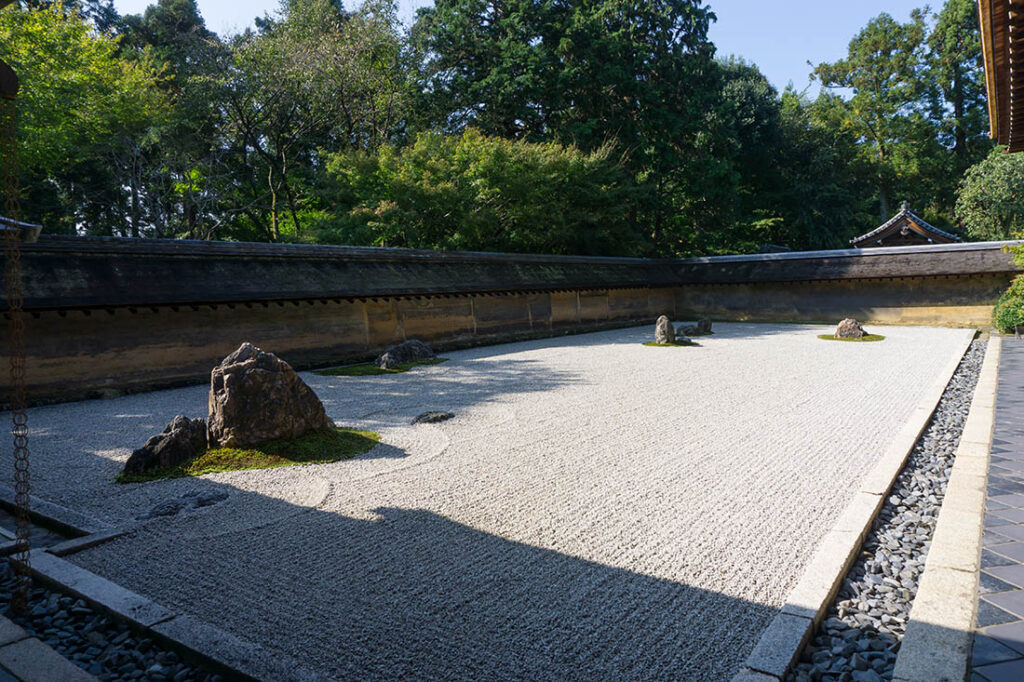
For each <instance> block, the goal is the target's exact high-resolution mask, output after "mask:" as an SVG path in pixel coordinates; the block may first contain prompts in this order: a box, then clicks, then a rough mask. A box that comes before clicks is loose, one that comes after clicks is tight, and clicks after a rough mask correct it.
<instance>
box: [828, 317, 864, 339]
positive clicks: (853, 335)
mask: <svg viewBox="0 0 1024 682" xmlns="http://www.w3.org/2000/svg"><path fill="white" fill-rule="evenodd" d="M835 336H836V338H837V339H859V338H861V337H864V336H867V332H866V331H864V327H862V326H861V324H860V322H858V321H857V320H855V319H853V318H852V317H848V318H846V319H845V320H843V321H842V322H840V323H839V326H837V327H836V334H835Z"/></svg>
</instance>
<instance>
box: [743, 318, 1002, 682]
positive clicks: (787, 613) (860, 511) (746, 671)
mask: <svg viewBox="0 0 1024 682" xmlns="http://www.w3.org/2000/svg"><path fill="white" fill-rule="evenodd" d="M975 334H976V332H975V331H974V330H973V329H972V330H970V331H969V332H965V335H964V337H965V338H964V342H963V346H962V348H961V349H960V352H959V353H958V354H957V355H956V357H955V358H954V359H953V360H951V361H950V362H949V364H948V365H947V366H946V367H944V368H943V370H942V372H940V373H939V376H938V378H936V380H935V382H934V383H933V384H932V386H931V387H930V388H929V389H928V391H927V392H926V393H925V395H924V397H923V398H922V399H921V402H920V403H919V404H918V406H917V408H915V410H914V412H913V413H912V414H911V416H910V419H908V420H907V422H906V423H905V424H904V425H903V427H902V428H900V430H899V431H898V432H897V434H896V437H895V438H894V439H893V440H892V442H891V443H890V444H889V446H888V447H887V448H886V450H885V452H884V454H883V455H882V456H881V458H880V459H879V460H878V463H877V464H875V466H874V468H872V470H871V471H870V472H868V474H867V475H866V476H865V477H864V479H863V480H862V481H861V483H860V486H858V489H857V492H856V493H855V494H854V496H853V499H852V500H851V501H850V503H849V505H847V507H846V509H845V510H844V511H843V512H842V513H841V514H840V515H839V519H838V520H837V521H836V524H835V526H834V527H833V528H832V530H831V531H829V532H828V534H826V535H825V538H824V539H823V540H822V542H821V544H820V545H819V546H818V549H817V550H816V551H815V554H814V556H813V557H812V558H811V561H810V563H808V565H807V568H805V569H804V573H803V575H802V576H801V577H800V580H799V581H798V582H797V584H796V587H794V588H793V590H792V592H791V593H790V595H789V599H787V600H786V604H785V605H784V606H783V607H782V609H781V610H780V611H779V613H778V614H776V616H775V618H774V620H773V621H772V622H771V624H770V625H769V626H768V629H767V630H765V632H764V633H763V634H762V635H761V639H760V640H759V641H758V643H757V645H755V647H754V649H753V651H752V652H751V653H750V656H748V657H747V661H746V664H745V667H744V668H743V669H742V670H741V671H740V672H739V673H738V674H737V675H735V676H734V677H733V678H732V682H743V681H744V680H754V679H765V680H771V679H783V678H784V677H785V676H786V673H787V672H789V669H790V667H791V666H792V665H793V663H794V662H795V661H796V659H797V658H798V657H799V656H800V652H801V651H802V650H803V648H804V646H805V645H806V644H807V641H808V640H809V639H810V637H811V635H812V634H813V633H814V628H816V627H817V625H818V623H819V622H820V621H821V618H822V617H823V616H824V615H825V613H826V611H827V610H828V607H829V605H830V604H831V603H832V600H833V599H834V598H835V595H836V593H837V592H838V591H839V587H840V585H841V584H842V582H843V578H844V577H845V576H846V573H847V572H848V571H849V569H850V566H851V565H852V564H853V562H854V560H855V559H856V558H857V552H858V550H859V549H860V546H861V543H862V542H863V540H864V536H865V535H866V534H867V532H868V530H869V529H870V528H871V524H872V522H873V521H874V520H875V517H876V516H877V515H878V512H879V510H880V509H881V508H882V504H883V502H884V500H885V495H887V494H888V492H889V488H891V487H892V484H893V482H894V481H895V480H896V477H897V476H899V473H900V472H901V471H902V470H903V467H904V466H905V465H906V463H907V459H908V458H909V457H910V453H911V452H912V451H913V449H914V445H915V444H917V441H918V439H919V438H920V437H921V434H922V433H924V430H925V428H926V427H927V426H928V420H930V419H931V417H932V414H933V413H934V412H935V408H936V407H938V404H939V399H941V398H942V394H943V393H944V392H945V391H946V386H947V385H948V384H949V381H950V379H952V378H953V374H954V373H955V372H956V368H957V367H958V366H959V365H960V361H961V360H963V357H964V354H966V353H967V349H968V348H969V347H970V345H971V342H972V341H973V340H974V337H975ZM986 361H987V355H986ZM975 395H977V392H975ZM972 404H973V403H972ZM757 675H761V676H762V677H761V678H758V677H756V676H757Z"/></svg>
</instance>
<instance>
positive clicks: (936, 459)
mask: <svg viewBox="0 0 1024 682" xmlns="http://www.w3.org/2000/svg"><path fill="white" fill-rule="evenodd" d="M986 344H987V341H986V340H984V339H978V340H976V341H974V342H973V343H972V344H971V346H970V348H969V349H968V351H967V353H966V354H965V355H964V357H963V359H962V361H961V362H960V364H959V367H958V368H957V370H956V372H955V373H954V375H953V377H952V378H951V379H950V381H949V384H948V385H947V387H946V389H945V391H944V392H943V395H942V398H941V399H940V400H939V403H938V406H937V408H936V410H935V413H934V415H933V416H932V418H931V420H930V422H929V424H928V427H927V428H926V429H925V431H924V433H923V434H922V436H921V437H920V439H919V440H918V442H917V443H916V444H915V446H914V448H913V451H912V452H911V455H910V458H909V460H908V462H907V464H906V466H905V467H904V469H903V471H902V472H901V473H900V474H899V476H898V477H897V479H896V481H895V483H894V484H893V486H892V488H891V490H890V491H889V493H888V496H887V498H886V500H885V502H884V504H883V505H882V508H881V510H880V512H879V513H878V517H877V518H876V519H875V521H874V523H873V524H872V527H871V530H870V532H869V533H868V535H867V537H866V539H865V541H864V544H863V546H862V547H861V549H860V553H859V555H858V558H857V561H856V562H855V563H854V565H853V567H852V568H851V569H850V570H849V572H848V573H847V574H846V576H845V577H844V579H843V581H842V586H841V587H840V589H839V592H838V594H837V596H836V598H835V600H834V602H833V603H832V605H831V607H830V608H829V610H828V614H827V618H826V619H825V620H824V622H822V623H821V624H820V626H819V627H818V628H817V630H816V632H815V634H814V636H813V637H812V639H811V641H810V643H809V644H807V646H805V647H804V648H803V651H802V653H801V656H800V660H799V662H798V663H797V664H796V665H795V666H793V668H792V669H791V670H790V671H789V672H788V674H787V675H786V679H787V680H795V681H796V682H809V681H812V680H813V681H815V682H816V681H818V680H853V682H881V681H882V680H888V679H892V677H893V670H894V667H895V664H896V658H897V654H898V652H899V649H900V645H901V641H902V639H903V635H904V633H905V632H906V629H907V622H908V621H909V619H910V613H911V608H912V606H913V604H914V600H915V597H916V595H917V592H918V587H919V584H920V581H921V577H922V573H923V572H924V568H925V561H926V556H927V555H928V551H929V548H930V546H931V542H932V537H933V535H934V532H935V528H936V519H937V517H938V515H939V510H940V508H941V507H942V503H943V499H944V497H945V494H946V488H947V483H948V481H949V478H950V472H951V470H952V466H953V462H954V459H955V456H956V451H957V447H958V445H959V442H960V438H961V434H962V432H963V430H964V426H965V423H966V421H967V416H968V413H969V411H970V407H971V404H972V399H973V396H974V392H975V387H976V385H977V383H978V380H979V374H980V371H981V367H982V363H983V360H984V357H985V350H986Z"/></svg>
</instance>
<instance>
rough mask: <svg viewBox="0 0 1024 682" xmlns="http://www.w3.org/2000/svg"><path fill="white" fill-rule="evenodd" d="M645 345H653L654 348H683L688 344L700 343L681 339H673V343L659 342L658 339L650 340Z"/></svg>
mask: <svg viewBox="0 0 1024 682" xmlns="http://www.w3.org/2000/svg"><path fill="white" fill-rule="evenodd" d="M644 345H645V346H653V347H654V348H683V347H686V346H699V345H700V344H699V343H694V342H692V341H691V342H689V343H683V342H679V341H673V342H672V343H658V342H657V341H648V342H647V343H645V344H644Z"/></svg>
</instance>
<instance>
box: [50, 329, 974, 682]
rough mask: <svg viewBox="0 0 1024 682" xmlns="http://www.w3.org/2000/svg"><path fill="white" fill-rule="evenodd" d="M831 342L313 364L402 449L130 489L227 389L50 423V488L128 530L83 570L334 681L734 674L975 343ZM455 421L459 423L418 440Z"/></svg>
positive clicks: (113, 404) (99, 407) (902, 334)
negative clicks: (379, 367)
mask: <svg viewBox="0 0 1024 682" xmlns="http://www.w3.org/2000/svg"><path fill="white" fill-rule="evenodd" d="M824 331H825V328H823V327H816V326H811V325H796V326H787V325H754V324H750V325H744V324H723V325H718V326H716V329H715V335H714V336H711V337H706V338H703V339H701V346H699V347H691V348H667V349H666V348H650V347H644V346H643V345H642V342H643V341H646V340H648V339H649V336H650V334H651V329H649V328H647V327H645V328H643V329H636V330H620V331H615V332H602V333H597V334H590V335H584V336H576V337H571V338H566V339H549V340H543V341H533V342H524V343H519V344H508V345H504V346H495V347H489V348H477V349H471V350H467V351H459V352H456V353H451V354H449V357H450V358H451V359H450V361H449V362H447V363H445V364H443V365H436V366H433V367H427V368H421V369H418V370H414V371H412V372H409V373H406V374H399V375H388V376H384V377H364V378H355V377H318V376H315V375H310V374H306V375H304V377H305V378H306V379H307V381H309V383H310V385H311V386H312V387H313V388H314V390H316V391H317V393H318V395H320V397H321V398H322V399H323V400H324V402H325V405H326V407H327V411H328V414H329V415H330V416H331V417H332V418H334V419H335V420H336V421H337V422H338V423H340V424H345V425H351V426H356V427H360V428H371V429H374V430H377V431H379V432H380V433H381V434H382V437H383V441H384V445H382V446H380V447H379V448H377V449H375V450H374V451H371V452H370V453H367V454H366V455H364V456H361V457H358V458H355V459H353V460H350V461H345V462H338V463H336V464H330V465H323V466H309V467H294V468H289V469H275V470H268V471H258V472H236V473H231V474H215V475H210V476H204V477H201V478H198V479H178V480H172V481H161V482H157V483H152V484H139V485H126V486H117V485H114V484H113V483H112V479H113V477H114V476H115V475H116V473H117V471H118V469H119V468H120V466H121V465H122V464H123V462H124V461H125V459H126V458H127V456H128V454H129V452H130V450H131V449H132V448H134V447H137V446H138V445H139V444H141V443H142V442H144V441H145V440H146V438H147V437H148V436H150V435H152V434H153V433H156V432H158V431H160V430H161V429H162V428H163V427H164V426H165V425H166V423H167V422H168V421H170V419H171V418H172V417H173V416H174V415H175V414H178V413H185V414H188V415H189V416H200V415H202V414H204V413H205V410H206V389H204V388H202V387H198V388H186V389H178V390H174V391H163V392H159V393H154V394H145V395H138V396H128V397H124V398H118V399H114V400H109V401H90V402H84V403H77V404H74V405H57V406H49V407H43V408H37V409H34V410H33V411H32V414H31V415H30V423H31V424H32V425H33V429H34V432H33V443H34V450H33V456H34V462H35V469H34V472H38V473H36V474H35V479H34V480H35V482H36V491H37V492H38V494H39V495H40V496H42V497H44V498H47V499H53V501H54V502H56V503H58V504H61V505H63V506H65V507H68V508H70V509H75V510H77V511H80V512H81V513H83V514H87V515H89V516H92V517H95V518H97V519H99V520H101V521H102V522H104V523H107V524H109V525H110V526H113V527H116V528H123V529H124V530H125V531H126V534H125V535H123V536H121V537H119V538H116V539H114V540H112V541H110V542H108V543H105V544H103V545H100V546H98V547H92V548H89V549H86V550H84V551H82V552H78V553H75V554H72V555H70V556H69V557H68V560H69V561H71V562H73V563H75V564H77V565H80V566H82V567H85V568H87V569H89V570H91V571H94V572H96V573H97V574H99V575H102V576H104V577H105V578H108V579H110V580H112V581H114V582H116V583H118V584H121V585H124V586H125V587H126V588H128V589H130V590H132V591H133V592H136V593H138V594H140V595H144V596H146V597H148V598H150V599H153V600H154V601H156V602H159V603H161V604H164V605H166V606H167V607H169V608H171V609H173V610H174V611H176V612H180V613H183V614H187V615H189V616H191V617H194V618H195V619H197V620H198V621H201V622H205V623H210V624H214V625H216V626H218V627H221V628H223V629H224V630H225V631H227V632H229V633H231V634H234V635H235V636H237V637H239V638H242V639H246V640H250V641H252V642H254V643H256V644H258V645H260V646H263V647H265V648H267V649H268V650H269V651H271V652H272V653H274V652H277V653H282V654H289V655H292V656H294V657H296V658H298V659H299V660H300V661H301V662H302V663H304V664H307V665H309V666H310V667H311V668H313V669H314V670H315V671H316V672H318V673H321V674H324V675H326V676H328V677H335V678H345V679H365V680H374V679H388V678H390V679H394V678H397V677H406V678H416V679H422V678H430V677H448V678H451V679H471V678H474V677H479V676H480V674H481V672H482V671H487V673H488V675H489V676H491V677H494V678H502V679H510V680H512V679H544V678H566V677H586V678H590V679H597V678H605V679H622V678H635V677H638V676H640V675H641V673H640V671H643V676H645V677H647V678H651V679H653V678H659V677H660V678H664V679H687V680H691V679H692V680H701V679H707V680H720V679H728V678H729V677H731V676H732V675H733V674H736V673H738V672H739V671H740V670H741V669H742V667H743V664H744V661H745V660H746V658H747V656H748V655H749V654H750V653H751V651H752V650H753V648H754V645H755V643H756V642H757V641H758V639H759V638H760V635H761V633H762V632H763V631H764V630H765V629H766V628H767V627H768V625H769V623H770V622H772V619H773V618H774V616H775V615H776V613H777V612H778V611H779V610H780V609H781V608H782V607H783V605H784V604H785V603H786V599H787V597H788V595H789V594H790V593H791V592H792V590H793V588H794V587H795V586H796V583H797V581H798V580H799V578H800V576H801V574H802V573H803V570H804V569H805V568H806V566H807V564H808V562H809V561H810V559H811V557H812V556H813V555H814V553H815V549H816V548H817V547H818V546H819V545H820V543H821V542H822V539H823V538H824V537H825V535H826V534H827V532H828V531H829V529H831V528H832V527H833V526H834V525H835V523H836V521H837V520H838V518H839V515H840V513H841V512H842V511H843V510H844V509H845V508H846V507H847V505H848V504H849V502H850V501H851V500H852V499H853V497H854V495H855V493H856V492H857V490H858V486H859V485H860V482H861V481H862V480H863V479H864V477H865V475H866V474H867V472H869V471H871V470H872V469H873V468H874V466H875V465H876V464H877V463H878V461H879V459H880V457H881V456H882V454H883V453H884V452H885V451H886V450H887V448H888V447H889V445H890V443H891V441H892V440H893V438H894V437H895V435H896V434H898V433H899V432H900V430H901V428H903V425H904V424H905V423H906V422H907V421H908V419H909V418H910V417H911V415H912V413H913V411H914V410H915V409H916V406H917V405H918V404H919V403H920V402H921V399H922V398H923V396H924V395H925V394H926V393H927V391H928V390H930V387H931V385H932V383H933V382H934V379H935V377H936V375H937V374H938V373H939V372H940V371H941V370H942V369H943V368H944V367H946V366H947V365H948V364H949V363H950V362H951V361H952V360H954V359H956V357H958V353H960V352H962V349H963V344H964V336H965V334H968V332H966V331H964V330H949V329H927V328H912V327H892V328H878V331H879V332H880V333H882V334H885V335H886V337H887V338H886V340H885V341H884V342H882V343H876V344H838V343H830V342H826V341H821V340H819V339H818V338H817V335H818V334H820V333H823V332H824ZM872 331H875V330H874V329H872ZM262 345H263V346H264V347H266V348H267V349H268V350H273V347H272V344H270V343H262ZM922 348H927V349H928V352H927V353H922V352H921V349H922ZM286 359H287V358H286ZM851 387H856V389H855V390H851ZM431 409H437V410H446V411H452V412H454V413H455V414H456V417H455V418H454V419H452V420H450V421H448V422H445V423H444V424H440V425H429V426H416V427H412V426H410V425H409V422H410V421H411V419H412V417H414V416H415V415H416V414H419V413H421V412H423V411H426V410H431ZM215 491H225V492H228V493H229V495H228V499H227V500H225V501H224V502H222V503H218V504H216V505H213V506H210V507H207V508H203V509H200V510H195V511H191V512H188V513H183V514H181V515H179V516H175V517H169V518H157V519H149V520H145V521H143V520H139V517H141V516H143V515H144V514H145V512H147V511H149V510H150V509H152V508H153V507H154V506H156V505H157V504H160V503H162V502H165V501H167V500H169V499H174V498H176V497H178V496H181V495H184V494H187V493H191V492H200V493H205V492H215ZM228 605H229V606H228Z"/></svg>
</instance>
